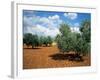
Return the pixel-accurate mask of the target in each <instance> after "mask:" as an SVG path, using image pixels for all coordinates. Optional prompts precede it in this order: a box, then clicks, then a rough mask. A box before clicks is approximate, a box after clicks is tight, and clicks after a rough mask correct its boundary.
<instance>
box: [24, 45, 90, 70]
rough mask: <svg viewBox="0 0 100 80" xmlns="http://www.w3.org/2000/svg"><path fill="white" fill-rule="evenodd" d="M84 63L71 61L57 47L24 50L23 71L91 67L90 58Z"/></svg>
mask: <svg viewBox="0 0 100 80" xmlns="http://www.w3.org/2000/svg"><path fill="white" fill-rule="evenodd" d="M82 58H83V61H70V60H68V59H66V57H65V56H64V55H63V54H60V53H59V50H58V49H57V47H56V46H52V47H38V48H34V49H32V48H26V47H24V49H23V69H36V68H58V67H59V68H60V67H76V66H77V67H79V66H81V67H82V66H90V63H91V62H90V56H83V57H82Z"/></svg>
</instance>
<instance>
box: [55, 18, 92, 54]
mask: <svg viewBox="0 0 100 80" xmlns="http://www.w3.org/2000/svg"><path fill="white" fill-rule="evenodd" d="M90 26H91V25H90V21H88V20H85V21H82V23H81V26H80V33H77V32H72V31H71V29H70V26H69V25H68V24H65V23H63V24H61V25H60V28H59V31H60V33H61V34H58V35H57V36H56V42H57V46H58V48H59V50H60V52H61V53H66V52H69V51H74V52H75V53H76V54H79V55H80V54H82V55H86V54H88V53H90V51H91V50H90V49H91V43H90V42H91V28H90Z"/></svg>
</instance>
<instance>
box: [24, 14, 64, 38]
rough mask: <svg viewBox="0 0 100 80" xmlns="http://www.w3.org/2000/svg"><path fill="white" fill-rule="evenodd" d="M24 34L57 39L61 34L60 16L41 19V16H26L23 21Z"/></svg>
mask: <svg viewBox="0 0 100 80" xmlns="http://www.w3.org/2000/svg"><path fill="white" fill-rule="evenodd" d="M23 20H24V21H23V25H24V33H32V34H37V35H42V36H43V35H45V36H51V37H55V36H56V35H57V34H59V29H58V27H59V24H61V23H62V20H61V19H60V17H59V16H58V15H53V16H48V17H40V16H31V17H27V16H24V19H23Z"/></svg>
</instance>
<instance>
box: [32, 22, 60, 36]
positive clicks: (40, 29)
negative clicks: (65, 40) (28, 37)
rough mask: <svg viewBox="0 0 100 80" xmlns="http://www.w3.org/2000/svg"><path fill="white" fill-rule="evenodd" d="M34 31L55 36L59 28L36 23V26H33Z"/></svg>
mask: <svg viewBox="0 0 100 80" xmlns="http://www.w3.org/2000/svg"><path fill="white" fill-rule="evenodd" d="M32 30H33V31H32V33H33V34H38V35H40V36H51V37H55V36H56V35H57V34H59V33H60V32H59V29H58V28H55V27H53V29H49V28H47V27H44V26H42V25H39V24H38V25H36V26H35V27H32Z"/></svg>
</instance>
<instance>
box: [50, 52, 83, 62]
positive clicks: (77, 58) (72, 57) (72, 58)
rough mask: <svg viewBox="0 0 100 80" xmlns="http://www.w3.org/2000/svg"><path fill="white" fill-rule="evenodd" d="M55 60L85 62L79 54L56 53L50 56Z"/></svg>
mask: <svg viewBox="0 0 100 80" xmlns="http://www.w3.org/2000/svg"><path fill="white" fill-rule="evenodd" d="M49 57H51V58H52V59H53V60H69V61H84V60H83V58H82V56H80V55H78V54H61V53H55V54H53V55H50V56H49Z"/></svg>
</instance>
